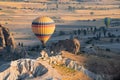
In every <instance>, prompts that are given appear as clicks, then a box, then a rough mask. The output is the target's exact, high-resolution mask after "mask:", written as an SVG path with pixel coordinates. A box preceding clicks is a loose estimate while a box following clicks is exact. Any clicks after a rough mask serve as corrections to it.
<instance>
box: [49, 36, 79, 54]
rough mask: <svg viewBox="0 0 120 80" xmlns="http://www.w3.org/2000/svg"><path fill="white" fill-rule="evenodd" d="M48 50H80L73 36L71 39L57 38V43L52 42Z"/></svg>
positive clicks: (76, 51) (75, 51) (73, 51)
mask: <svg viewBox="0 0 120 80" xmlns="http://www.w3.org/2000/svg"><path fill="white" fill-rule="evenodd" d="M50 50H51V51H53V52H54V53H58V52H60V51H62V50H65V51H69V52H71V53H74V54H77V53H78V52H79V50H80V42H79V40H78V39H77V38H74V39H72V40H70V39H66V40H59V41H58V42H57V43H53V44H52V46H51V49H50Z"/></svg>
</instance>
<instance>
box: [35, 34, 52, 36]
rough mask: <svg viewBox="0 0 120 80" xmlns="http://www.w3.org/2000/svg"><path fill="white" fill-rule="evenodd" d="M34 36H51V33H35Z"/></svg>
mask: <svg viewBox="0 0 120 80" xmlns="http://www.w3.org/2000/svg"><path fill="white" fill-rule="evenodd" d="M35 35H36V36H51V34H35Z"/></svg>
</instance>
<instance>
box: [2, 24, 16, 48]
mask: <svg viewBox="0 0 120 80" xmlns="http://www.w3.org/2000/svg"><path fill="white" fill-rule="evenodd" d="M7 47H10V48H13V49H15V47H16V45H15V40H14V38H13V35H12V33H11V32H10V31H9V29H8V28H5V27H3V26H2V25H0V48H7Z"/></svg>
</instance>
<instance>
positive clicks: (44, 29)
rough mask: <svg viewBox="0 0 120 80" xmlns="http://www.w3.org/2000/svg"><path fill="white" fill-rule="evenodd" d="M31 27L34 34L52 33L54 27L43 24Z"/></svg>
mask: <svg viewBox="0 0 120 80" xmlns="http://www.w3.org/2000/svg"><path fill="white" fill-rule="evenodd" d="M32 29H33V32H34V33H35V34H52V33H53V32H54V29H55V27H54V26H52V27H46V26H43V27H32Z"/></svg>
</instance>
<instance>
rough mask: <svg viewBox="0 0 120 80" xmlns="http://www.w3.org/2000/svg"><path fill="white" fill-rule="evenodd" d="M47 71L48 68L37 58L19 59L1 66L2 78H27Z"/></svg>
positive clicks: (7, 79) (8, 79)
mask: <svg viewBox="0 0 120 80" xmlns="http://www.w3.org/2000/svg"><path fill="white" fill-rule="evenodd" d="M47 71H48V70H47V68H45V67H44V66H43V65H42V64H41V63H40V62H38V61H36V60H32V59H19V60H16V61H12V62H11V63H7V64H4V65H2V66H0V80H25V79H28V78H34V77H37V76H41V75H43V74H45V73H46V72H47Z"/></svg>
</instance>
